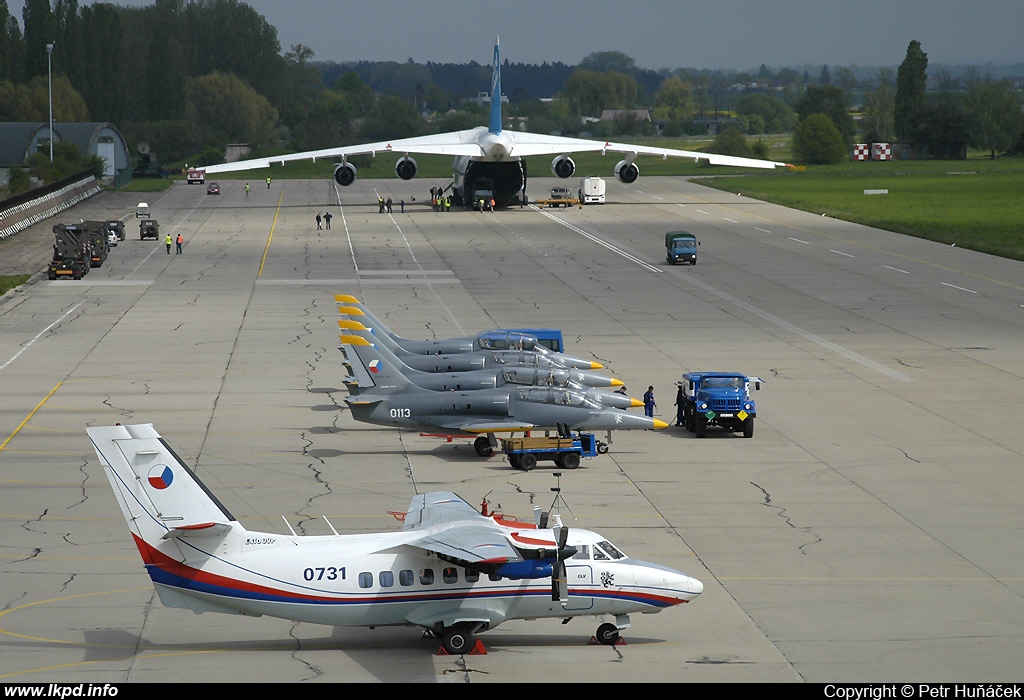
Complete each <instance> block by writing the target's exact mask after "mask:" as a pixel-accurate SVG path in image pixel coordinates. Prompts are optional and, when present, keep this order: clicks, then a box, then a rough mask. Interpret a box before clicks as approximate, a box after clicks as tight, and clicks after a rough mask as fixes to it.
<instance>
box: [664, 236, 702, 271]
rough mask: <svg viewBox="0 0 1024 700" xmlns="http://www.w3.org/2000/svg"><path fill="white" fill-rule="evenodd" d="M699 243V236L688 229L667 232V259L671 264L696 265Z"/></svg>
mask: <svg viewBox="0 0 1024 700" xmlns="http://www.w3.org/2000/svg"><path fill="white" fill-rule="evenodd" d="M698 245H700V242H699V241H698V240H697V237H696V236H694V235H693V234H692V233H690V232H688V231H669V232H668V233H666V234H665V261H666V262H667V263H668V264H669V265H675V264H676V263H688V264H690V265H696V264H697V246H698Z"/></svg>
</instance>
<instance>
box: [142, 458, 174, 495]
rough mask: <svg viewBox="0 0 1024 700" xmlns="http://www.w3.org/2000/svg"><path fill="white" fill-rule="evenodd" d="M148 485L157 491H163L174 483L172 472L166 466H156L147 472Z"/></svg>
mask: <svg viewBox="0 0 1024 700" xmlns="http://www.w3.org/2000/svg"><path fill="white" fill-rule="evenodd" d="M148 479H149V485H150V486H152V487H153V488H155V489H156V490H157V491H163V490H164V489H165V488H167V487H168V486H170V485H171V482H172V481H174V472H173V471H171V468H170V467H168V466H167V465H166V464H158V465H156V466H155V467H153V468H152V469H150V470H149V477H148Z"/></svg>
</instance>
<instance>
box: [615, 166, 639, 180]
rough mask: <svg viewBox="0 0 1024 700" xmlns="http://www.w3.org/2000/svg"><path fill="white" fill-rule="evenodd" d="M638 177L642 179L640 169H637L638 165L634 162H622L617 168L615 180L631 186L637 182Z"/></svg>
mask: <svg viewBox="0 0 1024 700" xmlns="http://www.w3.org/2000/svg"><path fill="white" fill-rule="evenodd" d="M638 177H640V168H638V167H636V163H634V162H632V161H629V160H620V161H619V164H618V165H616V166H615V178H616V179H617V180H618V181H619V182H624V183H626V184H627V185H629V184H632V183H634V182H636V179H637V178H638Z"/></svg>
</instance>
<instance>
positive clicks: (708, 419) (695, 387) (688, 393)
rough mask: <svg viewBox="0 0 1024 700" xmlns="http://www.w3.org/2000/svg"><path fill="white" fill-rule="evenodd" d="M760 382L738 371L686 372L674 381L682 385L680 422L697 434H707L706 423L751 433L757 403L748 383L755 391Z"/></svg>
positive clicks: (756, 378) (759, 387)
mask: <svg viewBox="0 0 1024 700" xmlns="http://www.w3.org/2000/svg"><path fill="white" fill-rule="evenodd" d="M763 382H764V380H763V379H761V378H760V377H748V376H747V375H745V374H742V373H740V372H687V373H685V374H684V375H683V380H682V381H681V382H678V383H677V386H680V387H682V389H683V392H682V397H683V399H682V400H683V424H684V425H685V426H686V429H687V430H689V431H690V432H691V433H696V434H697V437H699V438H702V437H704V436H705V435H707V429H708V427H709V426H717V427H720V428H725V429H726V430H728V431H731V432H742V433H743V437H745V438H750V437H754V419H755V418H756V417H757V404H756V403H755V402H754V399H752V398H751V396H750V385H751V384H753V385H754V390H755V391H758V390H760V389H761V384H762V383H763Z"/></svg>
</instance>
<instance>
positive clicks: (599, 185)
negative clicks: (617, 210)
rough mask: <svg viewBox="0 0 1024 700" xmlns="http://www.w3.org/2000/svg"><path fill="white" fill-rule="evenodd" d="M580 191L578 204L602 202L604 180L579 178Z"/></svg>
mask: <svg viewBox="0 0 1024 700" xmlns="http://www.w3.org/2000/svg"><path fill="white" fill-rule="evenodd" d="M580 192H581V194H582V198H581V200H580V204H604V180H602V179H601V178H599V177H585V178H583V179H582V180H580Z"/></svg>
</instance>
